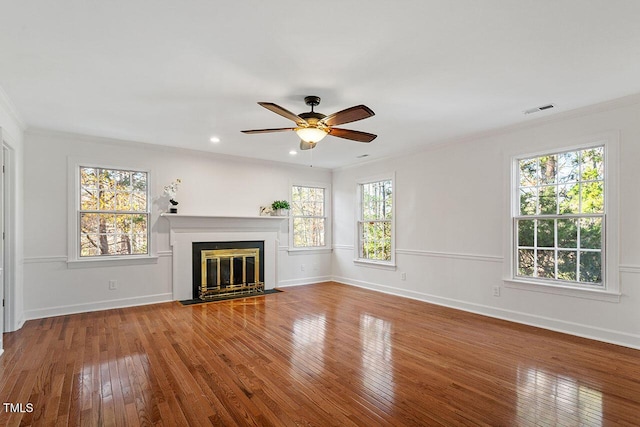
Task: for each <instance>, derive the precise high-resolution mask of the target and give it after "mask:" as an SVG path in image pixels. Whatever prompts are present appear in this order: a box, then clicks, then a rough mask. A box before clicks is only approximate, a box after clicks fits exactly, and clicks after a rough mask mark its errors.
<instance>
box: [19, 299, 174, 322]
mask: <svg viewBox="0 0 640 427" xmlns="http://www.w3.org/2000/svg"><path fill="white" fill-rule="evenodd" d="M168 301H173V294H172V293H170V292H169V293H165V294H156V295H146V296H143V297H134V298H122V299H117V300H108V301H99V302H95V303H87V304H75V305H65V306H58V307H49V308H42V309H35V310H25V312H24V317H25V319H26V320H33V319H42V318H45V317H53V316H63V315H67V314H77V313H88V312H91V311H100V310H111V309H114V308H124V307H134V306H138V305H148V304H157V303H160V302H168ZM23 323H24V322H23ZM21 327H22V325H21Z"/></svg>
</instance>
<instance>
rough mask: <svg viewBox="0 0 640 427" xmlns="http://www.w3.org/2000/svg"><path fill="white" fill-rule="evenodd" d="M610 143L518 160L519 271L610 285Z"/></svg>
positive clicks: (564, 281)
mask: <svg viewBox="0 0 640 427" xmlns="http://www.w3.org/2000/svg"><path fill="white" fill-rule="evenodd" d="M605 152H606V151H605V147H604V145H599V146H593V147H586V148H580V149H575V150H572V151H564V152H557V153H550V154H545V155H542V156H536V157H528V158H519V159H516V164H515V168H516V170H517V173H516V177H517V178H516V179H517V181H516V183H515V184H516V185H514V188H515V191H516V194H514V200H515V201H516V204H517V206H516V207H514V211H515V216H514V221H513V227H514V230H513V234H514V238H515V245H514V246H515V251H514V265H515V268H514V270H515V271H514V275H515V277H516V278H520V279H523V278H524V279H533V280H534V281H540V282H545V283H547V284H558V285H573V286H579V287H583V288H593V289H598V288H600V289H604V287H605V262H604V261H605V251H606V245H605V241H606V240H605V233H604V231H605V229H606V228H607V227H606V224H605V222H606V208H605V206H606V203H605V201H606V198H607V197H608V195H607V194H605V192H606V190H605V189H606V188H607V185H605V184H606V183H605V176H606V173H605V167H606V159H605Z"/></svg>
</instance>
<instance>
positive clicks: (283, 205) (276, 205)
mask: <svg viewBox="0 0 640 427" xmlns="http://www.w3.org/2000/svg"><path fill="white" fill-rule="evenodd" d="M271 208H272V209H273V210H274V211H277V210H278V209H289V202H287V201H286V200H276V201H275V202H273V203H271Z"/></svg>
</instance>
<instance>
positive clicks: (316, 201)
mask: <svg viewBox="0 0 640 427" xmlns="http://www.w3.org/2000/svg"><path fill="white" fill-rule="evenodd" d="M296 189H297V190H298V195H299V197H298V198H295V197H294V194H295V193H296ZM326 193H327V189H326V188H325V187H319V186H313V185H292V186H291V210H290V213H291V227H292V229H291V230H292V231H291V234H292V238H291V245H292V246H293V247H294V248H296V249H304V248H323V247H326V246H327V227H326V225H327V216H326V209H327V202H326ZM318 211H319V212H320V215H309V214H300V212H318ZM308 220H312V221H308ZM313 220H317V222H318V223H319V227H318V229H314V230H311V231H307V230H302V231H299V229H298V227H296V225H299V224H300V223H302V224H303V228H304V224H305V223H307V222H309V223H312V224H313V223H314V221H313ZM300 233H304V235H301V234H300Z"/></svg>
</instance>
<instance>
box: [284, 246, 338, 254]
mask: <svg viewBox="0 0 640 427" xmlns="http://www.w3.org/2000/svg"><path fill="white" fill-rule="evenodd" d="M287 252H289V254H291V255H304V254H330V253H331V252H333V249H331V248H329V247H326V246H322V247H320V246H318V247H312V248H293V247H289V248H288V249H287Z"/></svg>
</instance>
